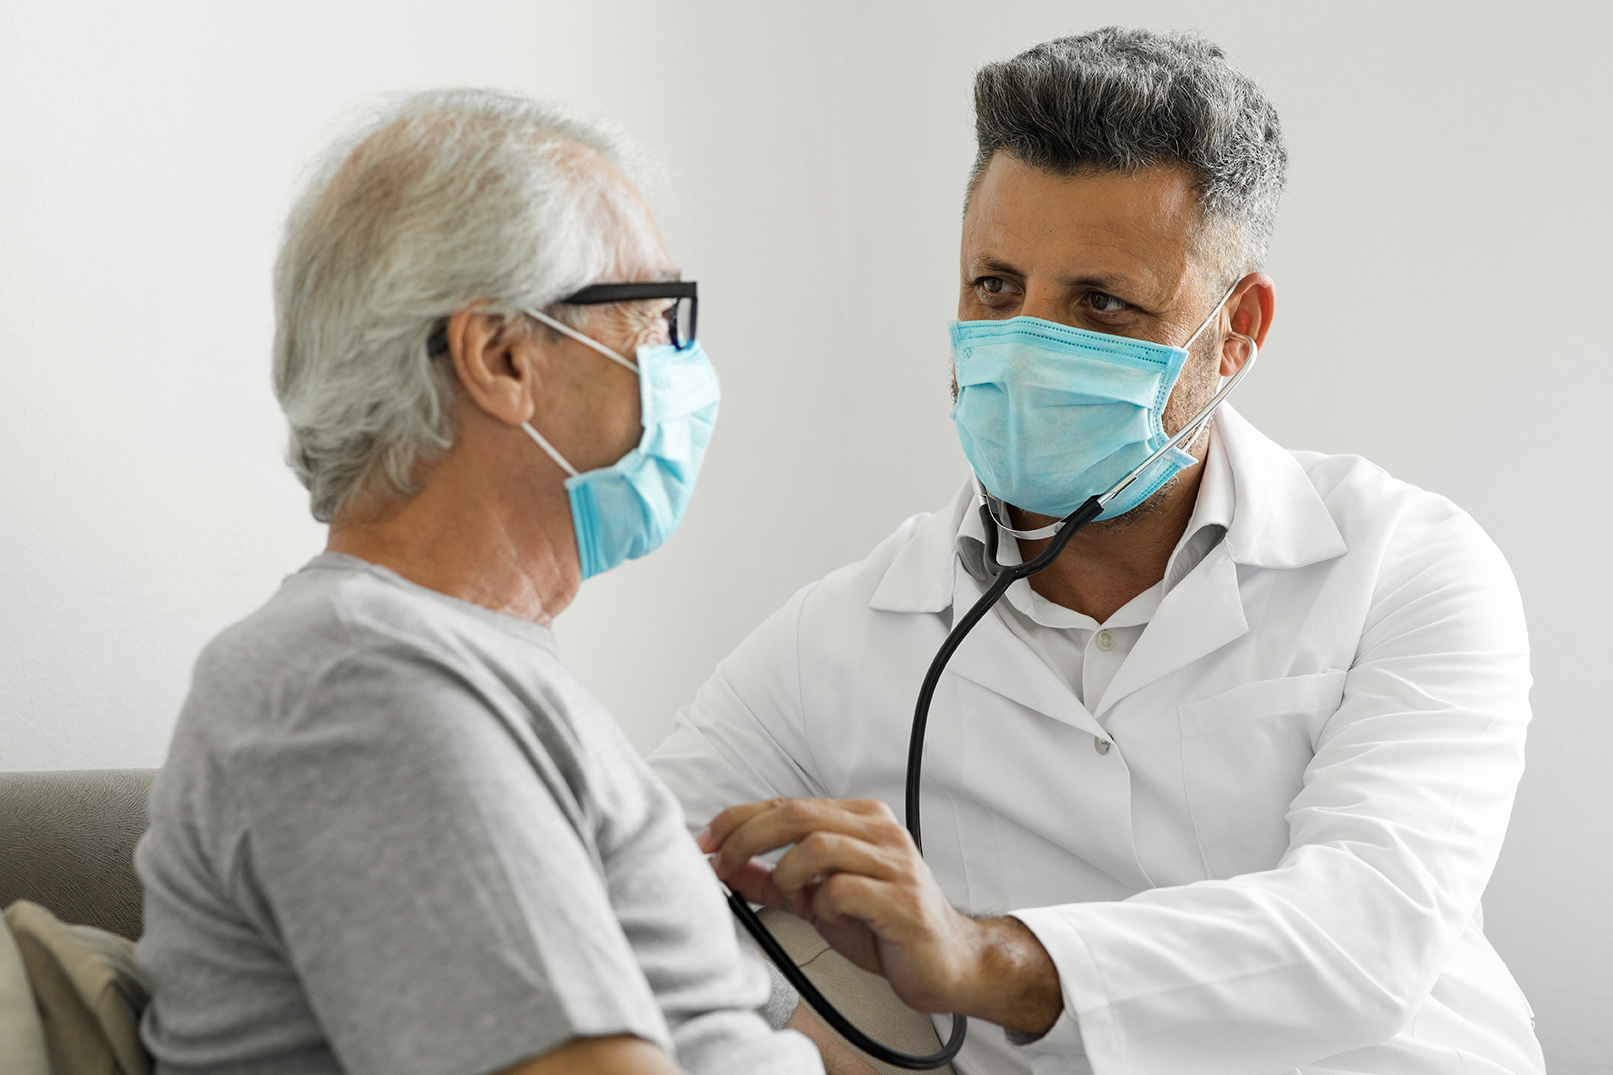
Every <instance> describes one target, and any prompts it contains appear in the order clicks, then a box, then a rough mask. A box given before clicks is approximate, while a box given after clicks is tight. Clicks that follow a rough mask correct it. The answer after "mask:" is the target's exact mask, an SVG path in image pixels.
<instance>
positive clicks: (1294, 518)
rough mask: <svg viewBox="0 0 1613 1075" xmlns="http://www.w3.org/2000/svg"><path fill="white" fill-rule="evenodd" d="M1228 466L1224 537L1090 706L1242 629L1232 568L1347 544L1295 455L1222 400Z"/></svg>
mask: <svg viewBox="0 0 1613 1075" xmlns="http://www.w3.org/2000/svg"><path fill="white" fill-rule="evenodd" d="M1215 420H1216V424H1217V426H1218V428H1219V431H1220V434H1221V444H1222V446H1223V447H1224V448H1225V450H1226V453H1227V462H1228V463H1229V464H1230V466H1231V468H1232V484H1233V497H1234V506H1233V515H1232V525H1231V526H1230V527H1229V528H1228V529H1227V533H1226V537H1225V538H1224V539H1222V541H1221V543H1220V544H1219V545H1217V546H1216V547H1215V548H1214V549H1212V550H1211V551H1210V554H1209V555H1208V556H1206V557H1205V558H1204V562H1203V563H1201V564H1199V566H1198V567H1196V568H1194V569H1193V571H1191V572H1190V573H1189V574H1188V576H1187V577H1186V578H1184V579H1183V580H1182V581H1181V582H1179V583H1177V584H1176V586H1175V587H1174V588H1173V589H1172V590H1171V592H1170V593H1168V594H1166V595H1165V599H1164V600H1163V601H1161V602H1160V604H1159V609H1158V611H1156V612H1155V613H1154V617H1153V619H1152V620H1151V621H1150V622H1149V624H1148V626H1147V627H1146V628H1145V629H1144V630H1143V634H1142V637H1141V638H1139V639H1138V640H1137V645H1136V647H1135V648H1134V649H1133V650H1132V651H1131V654H1130V655H1129V656H1128V657H1127V658H1126V663H1125V664H1123V665H1121V666H1120V670H1119V671H1118V672H1117V673H1116V674H1115V678H1114V681H1113V682H1111V683H1110V684H1109V689H1108V690H1107V691H1106V692H1104V696H1103V697H1102V698H1101V699H1099V701H1098V703H1097V706H1096V707H1095V709H1094V710H1093V712H1094V713H1095V714H1096V715H1098V716H1102V715H1103V714H1104V713H1106V712H1108V710H1109V709H1110V708H1112V707H1113V706H1114V705H1115V703H1117V702H1119V701H1120V700H1121V699H1122V698H1124V697H1126V696H1127V695H1129V694H1132V693H1134V692H1135V691H1137V690H1139V689H1141V688H1143V687H1146V686H1147V685H1148V684H1150V683H1153V682H1155V681H1156V680H1159V679H1162V678H1164V677H1165V676H1167V675H1170V674H1171V673H1172V672H1174V671H1176V670H1177V669H1179V668H1184V667H1186V666H1187V665H1189V664H1191V663H1192V662H1194V661H1196V660H1198V659H1199V658H1200V657H1203V656H1205V655H1206V654H1209V653H1213V652H1215V651H1216V650H1218V649H1220V648H1221V647H1222V646H1224V645H1226V644H1227V643H1228V642H1231V641H1232V640H1234V639H1236V638H1238V637H1239V636H1241V635H1243V634H1245V633H1246V632H1247V631H1248V630H1249V623H1248V620H1247V619H1246V618H1245V617H1244V610H1243V599H1242V595H1241V594H1240V592H1239V586H1238V567H1239V565H1240V564H1241V565H1244V566H1247V567H1259V568H1294V567H1305V566H1306V565H1309V564H1314V563H1319V562H1321V561H1323V560H1330V559H1332V558H1333V557H1335V556H1342V555H1344V553H1345V552H1347V551H1348V547H1347V546H1346V545H1345V543H1344V537H1343V535H1341V534H1340V533H1339V528H1338V525H1337V524H1336V523H1334V522H1333V516H1332V515H1331V514H1330V513H1329V512H1328V510H1327V505H1326V504H1325V503H1323V501H1322V498H1321V496H1320V494H1318V493H1317V491H1316V487H1315V486H1314V485H1312V484H1311V480H1310V476H1309V475H1308V474H1306V472H1305V469H1304V467H1303V466H1301V465H1300V463H1299V460H1297V459H1295V458H1294V456H1293V455H1292V454H1291V453H1289V452H1288V451H1287V450H1285V449H1284V448H1282V447H1281V446H1279V445H1278V444H1276V443H1275V442H1273V441H1271V440H1270V439H1268V438H1267V437H1266V436H1265V435H1264V434H1262V433H1261V432H1260V431H1259V430H1257V429H1255V428H1254V426H1252V425H1250V424H1249V423H1248V422H1247V421H1245V420H1244V418H1243V416H1242V415H1240V414H1238V412H1237V411H1235V410H1233V409H1232V408H1231V407H1229V406H1224V407H1222V408H1221V410H1220V412H1219V413H1218V414H1217V415H1216V419H1215Z"/></svg>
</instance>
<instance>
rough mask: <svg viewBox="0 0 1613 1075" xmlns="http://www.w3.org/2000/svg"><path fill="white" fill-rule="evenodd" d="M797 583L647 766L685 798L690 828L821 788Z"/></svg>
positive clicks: (720, 669) (711, 682)
mask: <svg viewBox="0 0 1613 1075" xmlns="http://www.w3.org/2000/svg"><path fill="white" fill-rule="evenodd" d="M812 589H813V587H812V586H808V587H806V588H805V589H802V590H801V591H800V592H798V593H797V594H796V595H795V596H794V597H792V598H791V599H790V600H789V602H788V603H787V604H786V605H785V606H784V607H783V608H781V609H779V610H778V611H777V612H775V613H774V614H773V615H772V616H770V617H768V619H767V620H766V621H765V622H763V623H762V625H761V626H760V627H758V628H757V629H756V630H755V632H753V633H752V634H751V636H750V637H749V638H747V639H746V640H745V641H744V642H742V643H740V645H739V648H738V649H736V650H734V652H733V653H732V654H730V655H729V656H728V658H727V659H726V660H724V661H723V662H722V663H721V664H720V665H718V666H717V670H716V671H715V672H713V673H712V676H711V678H710V679H708V680H707V681H706V683H705V685H704V686H702V687H701V688H700V690H699V692H698V693H697V694H696V695H695V698H694V701H693V702H692V703H690V704H689V705H687V706H685V707H684V708H683V709H682V710H680V711H679V713H678V719H677V722H676V723H675V725H674V726H673V729H672V734H671V735H670V736H669V737H668V738H667V740H666V741H665V742H664V743H662V744H661V745H660V746H658V747H656V748H655V750H654V751H652V752H651V754H650V759H649V760H650V765H651V767H652V768H654V769H655V771H656V773H657V774H658V775H659V776H660V777H661V779H662V780H664V781H666V783H667V785H668V786H669V787H670V788H671V789H672V792H673V794H675V795H676V796H677V797H678V800H679V801H680V802H681V803H682V804H683V812H684V814H685V815H686V817H687V820H688V823H689V827H690V829H691V831H698V830H699V829H701V828H702V827H704V826H705V824H706V823H707V822H708V821H710V820H711V819H712V818H713V817H715V816H716V815H717V814H719V813H721V812H722V811H723V810H726V809H727V808H728V807H730V806H735V805H738V804H739V803H747V802H753V801H755V800H758V799H770V798H774V797H776V796H792V797H800V796H821V795H824V794H826V793H825V791H824V790H823V786H822V784H821V782H820V781H819V779H818V777H817V776H816V773H815V767H814V765H813V761H812V751H811V747H810V746H809V745H808V743H807V737H806V731H805V728H804V725H803V721H802V707H801V682H800V660H799V651H798V640H799V624H800V619H801V608H802V605H803V604H804V603H805V601H806V598H807V595H808V594H810V593H811V592H812Z"/></svg>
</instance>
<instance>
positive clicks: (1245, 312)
mask: <svg viewBox="0 0 1613 1075" xmlns="http://www.w3.org/2000/svg"><path fill="white" fill-rule="evenodd" d="M1276 306H1277V285H1276V283H1275V281H1273V280H1272V278H1271V277H1269V276H1267V275H1266V274H1265V273H1263V272H1252V273H1250V274H1249V275H1247V276H1245V277H1244V278H1243V279H1242V280H1239V281H1238V283H1237V286H1235V287H1234V288H1233V289H1232V297H1231V298H1230V299H1229V300H1228V301H1227V304H1226V309H1227V314H1226V318H1227V321H1226V323H1225V328H1226V329H1227V330H1229V331H1230V332H1234V333H1237V334H1238V335H1237V336H1233V335H1228V336H1227V338H1226V343H1223V344H1222V347H1221V370H1220V373H1221V376H1223V377H1230V376H1232V375H1233V374H1234V373H1237V372H1238V369H1239V368H1240V367H1241V366H1242V365H1243V364H1244V363H1245V362H1247V361H1248V360H1249V348H1248V345H1246V344H1245V343H1244V342H1243V341H1242V340H1240V339H1238V336H1248V337H1250V338H1251V339H1253V340H1254V341H1255V346H1256V347H1265V346H1266V334H1267V333H1268V332H1270V331H1271V318H1272V314H1273V313H1274V312H1275V310H1276ZM1229 344H1230V346H1228V345H1229Z"/></svg>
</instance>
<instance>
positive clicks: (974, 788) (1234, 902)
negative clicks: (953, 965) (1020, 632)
mask: <svg viewBox="0 0 1613 1075" xmlns="http://www.w3.org/2000/svg"><path fill="white" fill-rule="evenodd" d="M1217 422H1218V423H1219V432H1220V437H1221V443H1222V445H1223V447H1224V449H1225V451H1226V453H1227V458H1228V462H1229V463H1230V466H1231V469H1232V475H1233V484H1234V489H1235V506H1234V509H1233V510H1234V514H1233V520H1232V525H1231V527H1230V528H1229V530H1228V531H1227V533H1226V536H1225V538H1224V540H1222V541H1221V542H1220V543H1219V544H1218V545H1217V546H1216V547H1215V548H1214V549H1212V550H1211V551H1210V553H1209V554H1208V555H1207V556H1206V557H1205V559H1204V560H1203V561H1202V562H1200V563H1199V564H1198V566H1197V567H1196V568H1194V569H1193V571H1192V572H1191V573H1190V574H1188V575H1187V576H1186V577H1185V578H1184V579H1183V580H1182V581H1181V582H1179V583H1178V584H1177V585H1176V586H1175V587H1174V588H1173V589H1171V590H1170V591H1169V592H1168V593H1167V594H1166V595H1165V597H1164V599H1163V601H1162V602H1161V604H1160V606H1159V608H1158V611H1157V612H1156V613H1155V614H1154V616H1153V618H1152V619H1151V621H1150V622H1149V624H1148V625H1147V627H1146V629H1145V630H1144V632H1143V634H1142V636H1141V637H1140V638H1139V639H1138V641H1137V644H1136V646H1135V648H1134V649H1133V651H1132V652H1131V654H1130V655H1129V656H1128V657H1127V658H1126V661H1125V663H1124V664H1123V665H1122V666H1121V667H1120V669H1119V670H1118V672H1117V673H1116V675H1115V677H1114V679H1113V681H1112V682H1111V683H1110V685H1109V687H1108V689H1107V690H1106V691H1105V692H1104V694H1103V697H1102V698H1101V699H1096V700H1094V701H1095V704H1094V705H1092V707H1091V708H1090V709H1089V708H1088V707H1086V706H1083V705H1082V704H1081V703H1080V702H1079V701H1078V700H1077V699H1076V697H1075V695H1074V694H1073V693H1072V691H1071V690H1070V688H1069V687H1068V686H1067V685H1066V683H1065V682H1064V681H1062V680H1061V679H1060V677H1059V676H1058V675H1057V674H1056V673H1055V672H1054V671H1053V670H1051V669H1050V668H1048V667H1047V666H1046V665H1044V664H1043V663H1041V661H1040V660H1038V659H1037V658H1036V657H1035V656H1034V655H1033V654H1032V652H1031V650H1030V649H1029V648H1028V647H1027V646H1026V645H1025V644H1024V643H1023V642H1021V641H1020V640H1019V639H1017V638H1015V637H1014V635H1013V634H1012V633H1011V632H1010V630H1009V628H1008V626H1007V625H1006V624H1005V623H1004V622H1003V621H1002V619H1000V618H999V616H997V615H995V614H993V615H990V616H987V617H986V618H985V619H984V620H983V621H982V622H981V624H980V625H979V626H978V627H977V628H976V629H975V631H974V633H973V634H972V635H971V636H970V637H969V638H968V640H967V641H965V642H964V644H963V646H962V647H961V649H960V650H959V651H958V653H957V655H956V656H955V657H954V658H953V660H952V663H951V665H950V667H949V668H948V670H947V672H946V674H945V676H944V677H943V678H942V680H941V683H940V687H939V689H938V690H937V692H936V696H935V702H934V707H933V709H932V712H931V716H930V723H929V737H928V746H927V751H926V755H925V767H924V784H923V810H924V818H923V820H924V834H925V855H926V859H927V861H928V863H929V865H930V867H931V869H932V870H933V871H934V874H935V876H936V879H937V881H938V882H939V883H940V885H941V887H942V889H943V890H944V891H945V892H946V895H947V897H948V898H949V899H950V900H951V901H952V902H953V903H954V904H955V905H956V906H957V907H959V908H960V909H962V910H964V911H966V912H969V913H972V914H1001V913H1005V912H1012V913H1014V914H1015V915H1016V916H1017V917H1019V918H1020V919H1021V920H1023V921H1024V922H1025V923H1026V924H1027V925H1028V926H1029V927H1030V928H1031V929H1032V930H1033V931H1034V932H1035V933H1036V935H1037V937H1038V938H1039V939H1040V940H1041V942H1042V944H1043V945H1044V946H1045V947H1046V948H1047V950H1048V952H1049V953H1050V955H1051V956H1052V958H1053V961H1054V963H1055V964H1056V965H1057V967H1058V971H1059V978H1060V983H1061V988H1062V991H1063V994H1064V1003H1065V1014H1064V1016H1062V1017H1061V1019H1060V1021H1059V1023H1058V1024H1057V1025H1055V1026H1054V1028H1053V1030H1052V1031H1051V1032H1050V1033H1049V1034H1047V1035H1046V1036H1045V1037H1044V1038H1042V1039H1041V1040H1039V1041H1037V1042H1035V1043H1032V1044H1031V1045H1028V1046H1023V1047H1016V1046H1014V1045H1011V1044H1010V1043H1008V1041H1007V1040H1006V1038H1005V1036H1004V1034H1003V1033H1002V1031H1001V1030H1000V1029H999V1028H996V1027H992V1026H988V1025H986V1024H982V1023H979V1022H976V1023H974V1024H973V1025H972V1033H971V1037H970V1044H969V1045H968V1046H967V1047H966V1049H965V1052H964V1054H963V1056H962V1058H961V1060H960V1063H959V1068H960V1070H963V1071H972V1072H992V1073H1001V1072H1009V1071H1026V1070H1034V1071H1036V1072H1037V1073H1039V1075H1041V1073H1052V1072H1084V1071H1087V1070H1091V1071H1094V1072H1096V1073H1098V1075H1120V1073H1128V1075H1215V1073H1227V1075H1267V1073H1270V1075H1278V1073H1283V1072H1289V1071H1293V1070H1295V1069H1302V1070H1304V1071H1305V1072H1317V1073H1321V1072H1352V1073H1354V1072H1359V1073H1367V1072H1372V1073H1377V1072H1383V1073H1389V1072H1393V1073H1396V1075H1413V1073H1428V1075H1433V1073H1441V1075H1443V1073H1451V1075H1456V1073H1465V1075H1478V1073H1481V1072H1482V1073H1501V1072H1508V1073H1526V1072H1540V1071H1543V1070H1544V1063H1543V1061H1542V1059H1541V1054H1540V1048H1539V1046H1538V1044H1537V1043H1536V1041H1535V1037H1534V1034H1533V1031H1532V1029H1531V1027H1532V1018H1531V1013H1530V1011H1529V1008H1528V1005H1527V1003H1526V1002H1525V1000H1524V997H1523V995H1522V993H1521V992H1520V991H1519V989H1518V986H1517V985H1516V984H1515V983H1514V981H1513V979H1512V977H1511V975H1510V974H1509V973H1508V971H1507V969H1506V967H1505V966H1504V965H1503V964H1502V962H1501V960H1500V958H1499V957H1498V956H1497V955H1496V953H1495V950H1494V949H1493V948H1492V947H1491V946H1490V944H1489V942H1488V941H1487V940H1486V939H1485V937H1484V933H1483V928H1482V915H1481V911H1480V907H1479V897H1480V896H1481V895H1482V893H1483V891H1484V887H1485V885H1486V883H1487V882H1488V881H1489V878H1490V873H1491V870H1492V868H1493V867H1494V865H1495V860H1496V855H1497V854H1498V852H1499V851H1500V847H1501V840H1502V837H1503V835H1504V834H1505V831H1506V825H1507V818H1508V815H1509V813H1510V812H1511V808H1512V799H1513V793H1514V790H1515V788H1516V785H1517V781H1518V777H1519V775H1520V773H1521V772H1522V769H1523V744H1524V729H1525V725H1526V724H1527V723H1528V720H1529V706H1528V690H1529V683H1530V679H1529V670H1528V660H1529V658H1528V641H1527V638H1526V635H1525V630H1524V620H1523V612H1522V608H1521V605H1520V602H1519V599H1518V594H1517V589H1516V586H1515V584H1514V582H1513V579H1512V576H1511V573H1510V572H1509V570H1508V568H1507V565H1506V563H1505V561H1504V560H1503V559H1502V557H1501V555H1500V553H1499V552H1498V551H1497V550H1496V548H1495V546H1494V545H1493V544H1492V543H1491V542H1490V541H1489V539H1488V538H1487V537H1486V536H1485V535H1484V533H1483V532H1482V531H1481V530H1480V529H1479V527H1478V526H1477V524H1475V523H1474V522H1473V520H1472V519H1471V518H1469V517H1468V516H1467V515H1465V514H1463V513H1462V512H1461V511H1460V510H1458V509H1457V508H1456V507H1455V506H1453V505H1452V504H1450V503H1449V502H1448V501H1446V500H1444V499H1443V498H1441V497H1438V496H1435V495H1433V494H1430V493H1427V492H1424V491H1422V490H1420V489H1417V488H1414V487H1412V486H1409V485H1406V484H1405V483H1403V482H1399V481H1396V480H1394V479H1393V478H1391V477H1389V476H1388V475H1387V474H1385V473H1384V472H1383V471H1381V470H1379V469H1378V468H1377V467H1374V466H1372V465H1371V464H1369V463H1367V462H1365V461H1363V460H1361V459H1359V458H1357V457H1354V456H1323V455H1319V454H1315V453H1308V452H1297V453H1289V452H1287V451H1284V450H1283V449H1281V448H1279V447H1278V446H1277V445H1276V444H1274V443H1272V442H1271V441H1270V440H1268V439H1267V438H1265V437H1264V436H1262V435H1261V434H1260V433H1259V432H1258V431H1256V430H1255V429H1254V428H1253V427H1252V426H1250V425H1249V424H1248V423H1247V422H1246V421H1244V420H1243V419H1242V418H1240V417H1239V416H1237V415H1236V414H1235V413H1234V412H1232V411H1231V410H1230V409H1229V408H1228V409H1223V410H1222V412H1221V414H1220V416H1219V417H1218V418H1217ZM977 503H978V499H977V497H976V496H975V494H974V491H973V486H972V484H971V485H969V486H966V487H965V488H964V489H963V490H961V491H960V493H959V494H958V496H957V497H956V498H955V499H954V500H953V501H952V503H951V504H949V505H948V506H947V507H946V508H944V509H943V510H941V511H940V512H938V513H936V514H934V515H920V516H916V517H915V518H912V519H909V520H908V521H907V522H905V523H903V524H902V526H901V527H900V528H899V529H898V530H897V531H896V533H895V534H893V535H892V536H891V537H889V538H887V539H886V540H885V541H884V542H882V543H881V544H880V545H879V546H878V547H877V548H875V549H874V551H873V552H872V554H871V555H870V556H869V557H868V558H867V559H866V560H864V561H862V562H860V563H857V564H853V565H851V566H849V567H846V568H843V569H841V570H839V571H836V572H834V573H833V574H831V575H829V576H828V577H827V578H825V579H823V580H822V581H821V582H818V583H815V584H814V585H811V586H808V587H807V588H806V589H804V590H802V591H801V592H800V593H798V594H796V595H795V596H794V597H793V598H792V599H791V600H790V602H789V603H788V604H787V605H786V606H785V607H784V608H783V609H781V610H780V611H779V612H778V613H776V614H775V615H774V616H772V617H771V618H770V619H769V620H768V621H767V622H765V623H764V624H763V625H762V626H761V627H760V628H758V629H757V631H756V632H755V633H754V634H753V635H752V636H751V637H750V638H749V639H747V640H746V641H745V642H744V643H743V644H742V645H741V646H740V647H739V648H738V649H737V650H735V652H734V653H733V654H732V655H731V656H730V657H729V658H728V659H727V660H726V661H724V662H723V664H722V665H721V666H719V668H718V669H717V671H716V673H715V674H714V675H713V676H712V678H711V679H710V681H708V682H707V683H706V685H705V686H704V687H702V688H701V690H700V692H699V694H698V695H697V697H696V699H695V701H694V703H693V704H692V705H691V706H689V707H688V708H686V709H685V710H684V711H683V712H682V713H680V714H679V718H678V722H677V726H676V729H675V731H674V732H673V734H672V736H671V738H669V739H668V740H667V742H666V743H665V744H663V745H662V746H661V747H660V748H659V749H658V750H657V751H656V752H655V754H654V756H653V758H652V763H653V764H654V766H655V768H656V770H657V771H658V772H659V773H660V775H661V776H662V777H663V778H664V779H665V780H666V781H667V782H668V784H670V785H671V787H672V788H673V790H674V791H675V792H676V793H677V794H678V795H679V797H680V798H681V799H682V801H683V803H684V806H685V809H686V811H687V812H688V815H689V820H690V823H691V825H694V826H699V825H702V824H703V823H704V822H705V821H706V820H707V819H709V818H710V817H711V816H712V815H713V814H715V813H716V812H718V811H719V810H721V809H722V808H724V807H727V806H729V805H732V804H734V803H740V802H746V801H749V800H754V799H760V798H766V797H770V796H774V795H792V796H794V795H827V796H834V797H861V796H873V797H878V798H880V799H883V800H884V801H885V802H887V803H888V804H890V806H891V808H892V809H893V810H894V811H896V814H897V816H898V817H900V816H901V814H902V798H903V771H904V764H905V759H906V756H907V739H908V732H909V726H910V720H911V716H912V709H913V698H914V694H915V691H916V689H917V687H918V684H919V681H920V679H921V678H922V676H923V674H924V670H925V668H926V667H927V665H928V664H929V662H930V659H931V657H932V655H933V654H934V653H935V650H936V648H937V647H938V646H939V645H940V644H941V641H942V639H943V638H945V636H946V633H947V630H948V628H949V625H950V624H951V622H952V617H953V615H954V613H955V612H956V611H959V610H962V609H965V608H967V607H968V606H969V605H970V604H972V603H973V602H974V600H975V599H976V598H977V597H978V596H979V594H980V593H981V590H982V587H981V586H980V584H978V583H977V582H976V581H975V580H974V579H973V578H972V577H971V576H970V575H969V574H968V573H967V572H966V571H965V570H964V569H963V567H962V565H961V563H960V560H959V558H958V556H957V552H956V542H955V539H956V535H957V533H958V530H959V524H960V521H961V519H962V518H963V513H964V512H965V511H973V510H975V505H976V504H977ZM1108 744H1112V746H1107V745H1108ZM1099 747H1106V751H1105V752H1100V750H1099V749H1098V748H1099ZM939 1025H940V1026H941V1027H942V1030H943V1032H944V1030H945V1026H946V1024H945V1022H944V1021H942V1022H940V1024H939ZM1083 1053H1084V1056H1083ZM1088 1064H1090V1069H1089V1068H1088Z"/></svg>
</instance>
